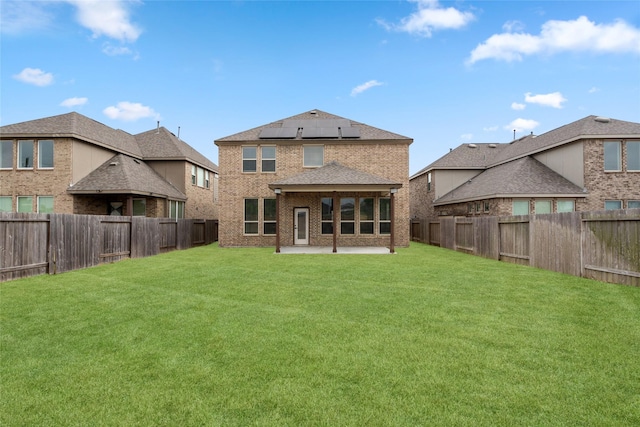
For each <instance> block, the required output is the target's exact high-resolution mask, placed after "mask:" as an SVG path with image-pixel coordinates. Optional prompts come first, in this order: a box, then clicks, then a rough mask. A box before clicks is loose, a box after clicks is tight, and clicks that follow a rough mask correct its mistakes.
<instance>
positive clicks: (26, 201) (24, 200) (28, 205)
mask: <svg viewBox="0 0 640 427" xmlns="http://www.w3.org/2000/svg"><path fill="white" fill-rule="evenodd" d="M18 212H33V197H31V196H18Z"/></svg>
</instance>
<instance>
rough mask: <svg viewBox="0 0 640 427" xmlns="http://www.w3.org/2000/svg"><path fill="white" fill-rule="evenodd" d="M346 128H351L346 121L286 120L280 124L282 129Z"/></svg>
mask: <svg viewBox="0 0 640 427" xmlns="http://www.w3.org/2000/svg"><path fill="white" fill-rule="evenodd" d="M347 126H351V123H350V122H349V120H347V119H288V120H284V121H283V122H282V127H295V128H333V127H347Z"/></svg>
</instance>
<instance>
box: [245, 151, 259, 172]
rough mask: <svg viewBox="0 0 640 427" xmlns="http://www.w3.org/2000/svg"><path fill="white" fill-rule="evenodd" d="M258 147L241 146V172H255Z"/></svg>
mask: <svg viewBox="0 0 640 427" xmlns="http://www.w3.org/2000/svg"><path fill="white" fill-rule="evenodd" d="M257 150H258V147H242V172H256V166H257V165H256V163H257V159H258V157H257Z"/></svg>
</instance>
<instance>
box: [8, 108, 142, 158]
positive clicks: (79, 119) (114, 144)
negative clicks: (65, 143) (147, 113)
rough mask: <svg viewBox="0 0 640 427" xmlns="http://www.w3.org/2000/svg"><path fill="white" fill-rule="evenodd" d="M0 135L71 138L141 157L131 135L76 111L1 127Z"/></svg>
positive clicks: (140, 152)
mask: <svg viewBox="0 0 640 427" xmlns="http://www.w3.org/2000/svg"><path fill="white" fill-rule="evenodd" d="M0 135H1V136H2V137H20V138H29V137H33V138H37V137H72V138H77V139H80V140H83V141H87V142H90V143H92V144H95V145H99V146H101V147H105V148H109V149H112V150H114V151H117V152H120V153H125V154H127V155H130V156H133V157H137V158H141V157H142V151H141V150H140V147H139V146H138V144H137V143H136V140H135V138H134V136H133V135H131V134H129V133H127V132H125V131H122V130H120V129H113V128H111V127H109V126H107V125H104V124H102V123H100V122H97V121H95V120H93V119H90V118H88V117H86V116H83V115H82V114H78V113H76V112H72V113H67V114H61V115H58V116H52V117H45V118H42V119H36V120H30V121H27V122H21V123H15V124H10V125H6V126H2V127H0Z"/></svg>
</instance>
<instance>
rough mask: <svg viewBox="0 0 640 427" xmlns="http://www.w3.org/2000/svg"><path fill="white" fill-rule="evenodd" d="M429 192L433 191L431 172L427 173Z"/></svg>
mask: <svg viewBox="0 0 640 427" xmlns="http://www.w3.org/2000/svg"><path fill="white" fill-rule="evenodd" d="M427 191H431V172H429V173H427Z"/></svg>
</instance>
